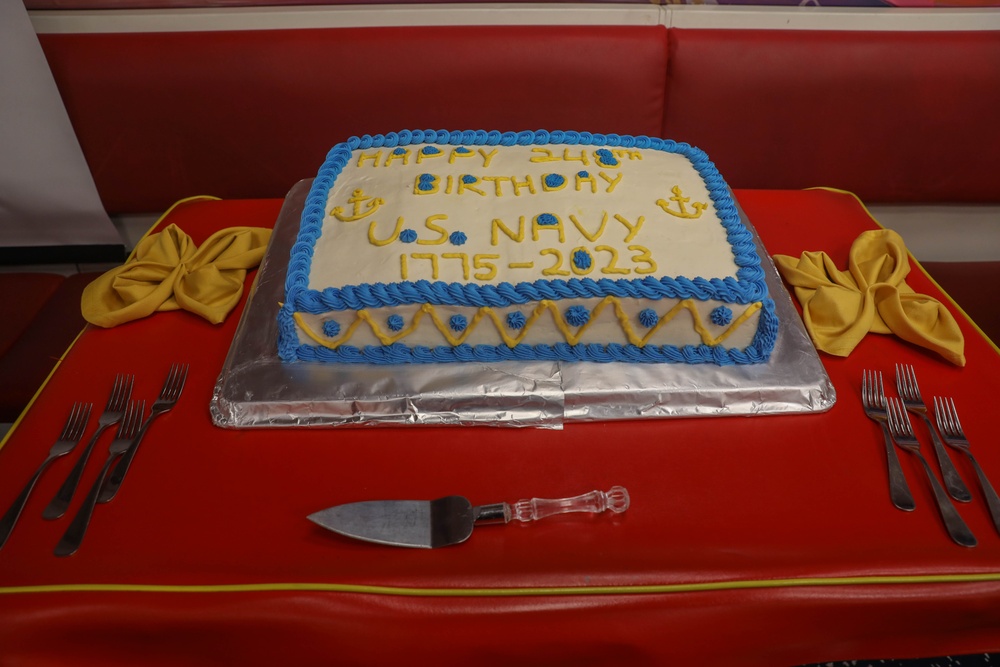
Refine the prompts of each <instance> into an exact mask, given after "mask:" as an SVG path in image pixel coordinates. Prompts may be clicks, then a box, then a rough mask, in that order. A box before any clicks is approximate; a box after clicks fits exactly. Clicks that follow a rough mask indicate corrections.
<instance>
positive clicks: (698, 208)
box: [656, 185, 708, 220]
mask: <svg viewBox="0 0 1000 667" xmlns="http://www.w3.org/2000/svg"><path fill="white" fill-rule="evenodd" d="M670 191H671V192H673V193H674V196H673V197H671V198H670V201H672V202H677V208H678V210H677V211H674V210H672V209H671V208H670V204H669V203H668V202H667V201H666V200H664V199H657V200H656V205H657V206H659V207H660V208H662V209H663V210H664V211H666V212H667V213H669V214H670V215H672V216H675V217H677V218H685V219H688V220H693V219H695V218H700V217H701V214H702V213H703V212H704V210H705V208H706V207H707V206H708V204H705V203H703V202H694V203H693V204H691V206H692V207H693V208H694V211H693V212H692V211H688V209H687V206H686V204H687V203H688V202H689V201H691V198H690V197H685V196H684V194H683V193H682V192H681V186H679V185H675V186H674V187H673V188H671V190H670Z"/></svg>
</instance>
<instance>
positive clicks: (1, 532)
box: [0, 403, 94, 549]
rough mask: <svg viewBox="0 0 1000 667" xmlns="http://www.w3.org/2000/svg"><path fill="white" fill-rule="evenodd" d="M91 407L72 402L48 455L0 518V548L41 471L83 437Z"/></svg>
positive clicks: (67, 452)
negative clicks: (60, 432) (57, 437)
mask: <svg viewBox="0 0 1000 667" xmlns="http://www.w3.org/2000/svg"><path fill="white" fill-rule="evenodd" d="M93 407H94V405H93V403H74V404H73V409H72V410H70V413H69V417H67V418H66V425H65V426H64V427H63V430H62V434H60V436H59V439H58V440H56V442H55V444H53V445H52V448H51V449H49V455H48V456H47V457H46V458H45V460H44V461H42V465H40V466H38V470H36V471H35V474H34V475H32V477H31V479H30V480H28V484H27V485H26V486H25V487H24V490H23V491H21V495H19V496H18V497H17V498H16V499H15V500H14V504H13V505H11V506H10V509H9V510H7V513H6V514H4V515H3V518H2V519H0V549H2V548H3V545H4V544H6V543H7V538H8V537H10V534H11V532H12V531H13V530H14V524H16V523H17V519H18V517H20V516H21V511H22V510H23V509H24V506H25V505H26V504H27V502H28V496H30V495H31V490H32V489H34V488H35V483H36V482H38V478H39V477H41V476H42V473H43V472H45V469H46V468H48V467H49V464H50V463H52V462H53V461H55V460H56V459H57V458H59V457H60V456H66V455H67V454H69V453H70V452H71V451H73V448H74V447H76V443H78V442H80V438H82V437H83V432H84V430H86V428H87V421H88V420H89V419H90V411H91V409H93Z"/></svg>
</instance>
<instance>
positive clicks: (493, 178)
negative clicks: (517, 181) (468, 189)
mask: <svg viewBox="0 0 1000 667" xmlns="http://www.w3.org/2000/svg"><path fill="white" fill-rule="evenodd" d="M479 180H481V181H486V182H488V183H493V186H494V188H495V189H496V194H497V197H501V196H503V191H502V190H501V188H500V184H501V183H503V182H504V181H510V180H513V179H511V177H510V176H483V177H482V178H480V179H479Z"/></svg>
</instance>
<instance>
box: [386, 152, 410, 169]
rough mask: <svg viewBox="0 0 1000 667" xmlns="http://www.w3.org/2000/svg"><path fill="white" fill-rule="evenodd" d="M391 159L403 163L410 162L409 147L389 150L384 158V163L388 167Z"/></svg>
mask: <svg viewBox="0 0 1000 667" xmlns="http://www.w3.org/2000/svg"><path fill="white" fill-rule="evenodd" d="M393 160H402V161H403V164H410V149H408V148H397V149H395V150H393V151H390V152H389V155H388V156H386V158H385V165H384V166H386V167H388V166H389V165H391V164H392V162H393Z"/></svg>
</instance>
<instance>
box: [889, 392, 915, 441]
mask: <svg viewBox="0 0 1000 667" xmlns="http://www.w3.org/2000/svg"><path fill="white" fill-rule="evenodd" d="M889 429H890V430H891V431H892V432H893V433H896V434H901V435H912V433H913V426H912V425H911V424H910V418H909V416H908V415H907V414H906V409H905V408H903V404H902V403H901V402H900V400H899V399H898V398H890V399H889Z"/></svg>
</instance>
